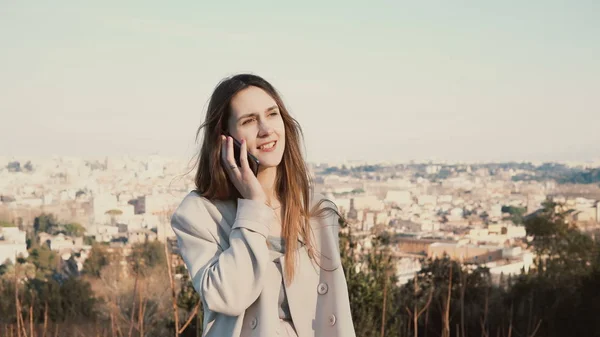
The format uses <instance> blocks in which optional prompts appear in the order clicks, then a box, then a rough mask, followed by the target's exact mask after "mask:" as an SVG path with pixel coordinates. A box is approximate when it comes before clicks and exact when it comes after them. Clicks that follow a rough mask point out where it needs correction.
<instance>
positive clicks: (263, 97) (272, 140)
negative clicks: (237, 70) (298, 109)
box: [228, 86, 285, 168]
mask: <svg viewBox="0 0 600 337" xmlns="http://www.w3.org/2000/svg"><path fill="white" fill-rule="evenodd" d="M228 129H229V133H230V134H231V135H232V136H233V137H234V138H236V139H237V140H239V141H241V140H242V139H245V140H246V144H247V148H248V152H250V153H251V154H253V155H254V156H255V157H256V158H258V160H259V161H260V165H261V167H263V168H266V167H276V166H277V165H279V163H280V162H281V159H282V158H283V150H284V149H285V127H284V124H283V119H282V117H281V113H280V111H279V108H278V106H277V103H276V102H275V100H274V99H273V98H272V97H271V96H269V94H267V93H266V92H265V91H264V90H262V89H260V88H258V87H254V86H250V87H248V88H246V89H244V90H242V91H240V92H238V93H237V94H236V95H235V96H233V98H232V99H231V114H230V117H229V121H228Z"/></svg>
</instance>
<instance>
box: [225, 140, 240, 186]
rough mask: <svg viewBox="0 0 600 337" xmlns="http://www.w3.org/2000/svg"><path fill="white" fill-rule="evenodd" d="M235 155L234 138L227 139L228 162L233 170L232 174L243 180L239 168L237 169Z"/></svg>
mask: <svg viewBox="0 0 600 337" xmlns="http://www.w3.org/2000/svg"><path fill="white" fill-rule="evenodd" d="M234 153H235V151H233V138H232V137H227V162H228V163H229V167H230V169H231V172H232V174H233V175H234V176H235V177H236V178H238V179H241V177H242V174H241V173H240V170H239V168H237V164H236V162H235V157H234V155H233V154H234Z"/></svg>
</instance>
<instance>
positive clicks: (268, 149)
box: [256, 140, 277, 152]
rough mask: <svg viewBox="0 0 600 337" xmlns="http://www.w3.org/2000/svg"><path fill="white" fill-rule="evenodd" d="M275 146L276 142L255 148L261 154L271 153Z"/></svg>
mask: <svg viewBox="0 0 600 337" xmlns="http://www.w3.org/2000/svg"><path fill="white" fill-rule="evenodd" d="M275 146H277V141H276V140H274V141H270V142H266V143H262V144H261V145H259V146H257V147H256V148H257V149H258V150H260V151H263V152H271V151H273V150H274V149H275Z"/></svg>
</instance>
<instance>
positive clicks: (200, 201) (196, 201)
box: [173, 191, 212, 217]
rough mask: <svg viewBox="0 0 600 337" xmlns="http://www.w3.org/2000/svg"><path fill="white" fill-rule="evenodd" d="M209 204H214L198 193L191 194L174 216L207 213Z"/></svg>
mask: <svg viewBox="0 0 600 337" xmlns="http://www.w3.org/2000/svg"><path fill="white" fill-rule="evenodd" d="M207 204H212V203H211V202H210V201H209V200H208V199H206V198H205V197H203V196H201V195H200V194H198V193H197V192H196V191H191V192H189V193H188V194H187V195H186V196H185V197H184V198H183V200H182V201H181V202H180V203H179V206H177V208H176V209H175V212H174V213H173V216H174V217H175V216H186V215H188V214H192V213H196V214H198V213H206V212H207V207H206V205H207Z"/></svg>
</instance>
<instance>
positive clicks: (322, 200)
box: [310, 192, 338, 212]
mask: <svg viewBox="0 0 600 337" xmlns="http://www.w3.org/2000/svg"><path fill="white" fill-rule="evenodd" d="M310 209H311V210H320V209H332V210H335V211H336V212H337V211H338V208H337V205H336V204H335V202H333V201H332V200H331V199H328V198H327V197H325V195H323V194H322V193H316V192H313V193H312V194H311V196H310Z"/></svg>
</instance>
